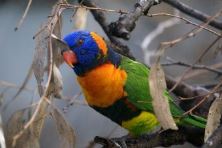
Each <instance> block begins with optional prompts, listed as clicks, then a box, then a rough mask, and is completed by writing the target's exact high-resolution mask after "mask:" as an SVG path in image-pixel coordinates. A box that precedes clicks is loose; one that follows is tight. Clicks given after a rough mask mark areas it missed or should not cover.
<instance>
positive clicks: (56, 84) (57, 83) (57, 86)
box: [50, 64, 63, 99]
mask: <svg viewBox="0 0 222 148" xmlns="http://www.w3.org/2000/svg"><path fill="white" fill-rule="evenodd" d="M52 71H53V73H52V81H51V84H50V87H51V88H50V89H51V90H50V91H51V93H53V95H54V97H56V98H60V99H61V98H63V97H62V89H63V81H62V75H61V73H60V71H59V69H58V67H57V66H56V65H55V64H53V70H52Z"/></svg>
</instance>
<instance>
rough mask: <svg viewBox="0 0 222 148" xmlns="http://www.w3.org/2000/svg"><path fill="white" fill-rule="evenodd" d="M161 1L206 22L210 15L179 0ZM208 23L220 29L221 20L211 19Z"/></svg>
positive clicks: (221, 27)
mask: <svg viewBox="0 0 222 148" xmlns="http://www.w3.org/2000/svg"><path fill="white" fill-rule="evenodd" d="M163 1H164V2H166V3H168V4H170V5H171V6H173V7H174V8H177V9H179V10H180V11H181V12H184V13H185V14H187V15H190V16H192V17H193V18H196V19H198V20H200V21H203V22H208V20H209V18H211V16H209V15H207V14H205V13H203V12H200V11H198V10H196V9H194V8H191V7H190V6H188V5H186V4H184V3H182V2H180V1H178V0H163ZM209 25H211V26H212V27H215V28H217V29H220V30H222V22H220V21H216V20H212V21H211V22H209Z"/></svg>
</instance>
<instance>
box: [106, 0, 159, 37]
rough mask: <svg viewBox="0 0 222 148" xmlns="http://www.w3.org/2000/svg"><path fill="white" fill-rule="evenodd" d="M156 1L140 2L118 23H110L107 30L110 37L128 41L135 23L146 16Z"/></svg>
mask: <svg viewBox="0 0 222 148" xmlns="http://www.w3.org/2000/svg"><path fill="white" fill-rule="evenodd" d="M157 2H158V1H157V0H140V1H139V2H138V3H136V4H135V9H134V10H133V11H132V12H130V13H128V14H124V15H122V16H121V17H119V19H118V21H116V22H112V23H111V24H110V25H109V30H110V31H111V33H112V35H114V36H117V37H120V38H123V39H126V40H128V39H129V38H130V32H132V31H133V29H134V28H135V26H136V21H137V20H138V19H139V17H140V16H142V15H144V14H145V15H146V14H147V13H148V11H149V9H150V8H151V7H152V6H153V5H156V4H157Z"/></svg>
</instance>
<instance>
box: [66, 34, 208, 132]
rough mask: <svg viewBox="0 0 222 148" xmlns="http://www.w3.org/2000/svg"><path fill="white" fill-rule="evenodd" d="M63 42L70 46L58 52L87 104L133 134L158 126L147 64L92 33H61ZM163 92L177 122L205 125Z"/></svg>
mask: <svg viewBox="0 0 222 148" xmlns="http://www.w3.org/2000/svg"><path fill="white" fill-rule="evenodd" d="M64 42H65V43H66V44H67V45H68V47H69V48H70V49H69V50H64V51H62V55H63V58H64V60H65V62H66V63H67V64H68V65H70V66H71V67H72V68H73V70H74V72H75V73H76V75H77V80H78V82H79V84H80V86H81V89H82V91H83V93H84V96H85V99H86V101H87V102H88V104H89V106H91V107H92V108H94V109H95V110H96V111H98V112H100V113H101V114H103V115H104V116H106V117H108V118H109V119H111V120H112V121H114V122H116V123H117V124H119V125H120V126H122V127H124V128H126V129H127V130H128V131H129V132H130V133H131V134H133V135H141V134H144V133H147V132H151V131H152V130H154V129H155V128H156V127H158V126H159V122H158V120H157V118H156V117H155V114H154V112H153V107H152V98H151V95H150V92H149V91H148V90H149V84H148V76H149V68H148V67H147V66H145V65H144V64H141V63H139V62H137V61H133V60H131V59H129V58H127V57H125V56H123V55H120V54H118V53H116V52H115V51H114V50H113V49H112V48H111V47H110V46H108V45H107V43H106V41H105V40H104V39H103V38H102V37H101V36H100V35H98V34H97V33H95V32H88V31H76V32H73V33H70V34H68V35H67V36H65V38H64ZM164 95H165V96H166V97H167V98H168V100H169V104H170V110H171V113H172V116H173V117H174V119H175V121H176V123H177V124H178V125H181V126H189V125H190V126H195V127H198V128H205V124H206V120H205V119H203V118H201V117H197V116H193V115H186V116H183V113H184V111H183V110H182V109H181V108H180V107H179V106H177V105H176V104H175V103H174V102H173V99H172V98H171V97H170V95H169V94H168V93H167V91H166V93H164ZM144 102H145V103H144Z"/></svg>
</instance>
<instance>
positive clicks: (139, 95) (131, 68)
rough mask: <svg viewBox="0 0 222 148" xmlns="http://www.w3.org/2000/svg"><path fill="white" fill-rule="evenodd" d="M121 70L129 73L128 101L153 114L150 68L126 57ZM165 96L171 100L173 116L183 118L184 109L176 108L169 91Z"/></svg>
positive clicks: (127, 85)
mask: <svg viewBox="0 0 222 148" xmlns="http://www.w3.org/2000/svg"><path fill="white" fill-rule="evenodd" d="M120 68H121V69H123V70H125V71H126V73H127V80H126V83H125V86H124V90H125V91H126V92H127V95H128V96H127V97H128V100H129V101H130V102H131V103H133V104H134V105H135V106H136V107H137V108H139V109H141V110H146V111H150V112H153V107H152V98H151V95H150V91H149V90H150V89H149V83H148V76H149V71H150V70H149V68H148V67H147V66H145V65H144V64H142V63H139V62H136V61H133V60H131V59H129V58H127V57H124V56H123V58H122V60H121V64H120ZM164 95H165V96H166V97H167V98H168V99H169V103H170V109H171V113H172V115H173V116H177V117H178V116H181V115H182V114H183V111H182V109H180V108H179V107H178V106H176V104H175V103H174V102H173V100H172V98H171V97H170V96H169V94H168V92H167V91H165V92H164Z"/></svg>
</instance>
